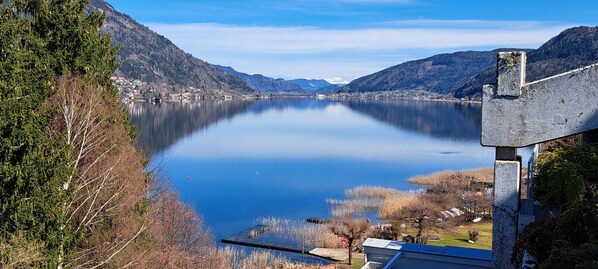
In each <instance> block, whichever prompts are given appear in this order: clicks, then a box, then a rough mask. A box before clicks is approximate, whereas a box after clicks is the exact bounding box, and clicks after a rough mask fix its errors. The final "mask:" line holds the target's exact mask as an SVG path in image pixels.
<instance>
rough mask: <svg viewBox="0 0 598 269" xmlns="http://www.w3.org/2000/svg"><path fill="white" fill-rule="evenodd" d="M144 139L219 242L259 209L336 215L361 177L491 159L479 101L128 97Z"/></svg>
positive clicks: (394, 184) (400, 185)
mask: <svg viewBox="0 0 598 269" xmlns="http://www.w3.org/2000/svg"><path fill="white" fill-rule="evenodd" d="M128 108H129V111H130V112H131V121H132V123H133V124H134V125H136V126H137V127H138V130H139V131H140V136H139V143H140V146H141V147H142V148H143V149H145V150H146V151H147V152H148V153H149V154H150V155H151V156H152V163H153V164H154V165H156V164H160V165H162V166H163V168H164V172H165V173H166V175H168V176H169V177H170V178H171V179H172V183H173V185H174V188H175V189H176V190H177V191H178V193H179V194H180V196H181V198H182V199H183V200H184V201H185V202H187V203H189V204H191V205H193V206H194V207H195V208H196V209H197V211H198V212H199V213H200V214H201V215H203V216H204V219H205V224H206V226H207V227H208V228H209V229H210V230H211V232H212V233H213V234H214V236H215V237H216V239H217V240H218V241H219V239H220V238H222V237H223V236H227V235H231V234H235V233H237V232H239V231H241V230H244V229H247V228H249V227H251V226H253V225H254V224H256V219H258V218H261V217H270V216H273V217H279V218H288V219H293V220H301V219H305V218H308V217H321V218H327V217H329V213H328V211H329V208H328V205H327V204H326V201H325V200H326V199H327V198H334V199H341V198H343V196H344V191H345V190H347V189H351V188H353V187H356V186H360V185H373V186H383V187H391V188H397V189H400V190H413V189H417V188H418V187H417V186H413V185H410V184H409V183H408V182H407V179H408V178H409V177H412V176H415V175H422V174H429V173H433V172H437V171H441V170H447V169H451V170H459V169H470V168H479V167H492V165H493V161H494V150H493V149H492V148H483V147H481V146H480V143H479V137H480V122H481V106H480V105H479V104H469V103H467V104H464V103H448V102H424V101H364V100H348V101H322V100H316V99H275V100H255V101H234V100H231V101H202V102H196V103H162V104H160V105H152V104H147V103H139V104H131V105H129V107H128Z"/></svg>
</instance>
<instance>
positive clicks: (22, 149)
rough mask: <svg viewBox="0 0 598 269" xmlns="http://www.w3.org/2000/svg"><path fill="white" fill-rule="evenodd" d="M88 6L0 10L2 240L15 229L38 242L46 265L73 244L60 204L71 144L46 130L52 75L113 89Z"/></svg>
mask: <svg viewBox="0 0 598 269" xmlns="http://www.w3.org/2000/svg"><path fill="white" fill-rule="evenodd" d="M87 4H88V1H78V0H33V1H32V0H13V1H7V0H5V1H3V2H2V6H1V7H0V134H1V138H0V139H1V143H0V218H1V219H2V221H0V241H4V242H7V241H8V240H9V239H10V238H11V235H14V234H17V233H19V234H23V236H24V237H25V239H26V240H39V241H42V242H43V243H44V253H43V255H44V257H43V259H44V262H43V265H44V266H49V267H57V266H58V265H59V264H60V263H61V261H60V260H61V259H62V258H63V257H65V255H68V252H69V250H71V249H72V248H73V247H74V246H75V245H76V244H77V243H76V241H74V240H75V238H76V237H75V236H74V235H72V234H71V233H70V231H69V225H68V223H67V219H66V212H65V210H64V206H63V205H64V204H65V203H66V202H67V201H68V200H69V198H70V195H71V191H70V190H69V189H68V188H65V187H64V184H65V182H66V180H67V179H68V178H69V175H70V174H71V173H72V168H71V166H72V162H71V160H70V159H69V157H68V156H69V151H70V149H69V148H68V147H65V146H64V145H65V143H64V141H63V137H62V136H61V135H59V134H53V133H51V132H50V130H51V126H52V123H53V122H52V120H53V118H54V116H55V115H56V114H55V111H54V110H53V109H52V108H51V107H49V106H48V105H47V100H48V98H49V96H50V95H51V94H52V91H53V84H54V81H55V78H56V77H57V76H60V75H74V76H78V77H82V78H84V79H85V80H87V81H88V82H90V83H94V84H96V85H99V86H101V87H103V88H104V89H105V93H106V96H110V97H113V96H114V95H115V93H116V91H115V90H114V88H113V86H111V81H110V76H111V75H112V74H113V73H114V71H115V70H116V67H117V64H116V50H115V49H113V48H111V47H110V39H109V37H108V36H105V35H103V34H101V32H100V31H99V30H100V27H101V25H102V23H103V21H104V15H103V14H101V13H99V12H95V11H91V12H86V11H85V7H86V6H87ZM0 258H2V257H1V255H0ZM38 266H40V265H38Z"/></svg>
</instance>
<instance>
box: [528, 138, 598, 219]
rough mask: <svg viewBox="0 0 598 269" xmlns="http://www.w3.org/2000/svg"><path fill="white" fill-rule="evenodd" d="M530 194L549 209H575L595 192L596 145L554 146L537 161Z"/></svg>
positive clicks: (597, 168) (597, 158) (597, 179)
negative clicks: (553, 149) (535, 174)
mask: <svg viewBox="0 0 598 269" xmlns="http://www.w3.org/2000/svg"><path fill="white" fill-rule="evenodd" d="M538 171H539V174H538V177H537V184H536V185H535V186H534V189H533V191H534V196H535V197H536V198H537V199H538V200H539V201H540V202H542V204H544V205H546V206H549V207H553V208H561V209H566V208H576V207H579V206H580V205H581V204H582V203H583V202H584V201H585V200H587V199H588V198H591V197H595V196H596V195H597V194H598V193H597V192H596V187H597V186H598V147H596V146H577V147H573V148H571V149H567V150H565V149H557V150H555V151H553V152H549V153H546V154H544V155H543V156H542V157H541V158H540V159H539V160H538Z"/></svg>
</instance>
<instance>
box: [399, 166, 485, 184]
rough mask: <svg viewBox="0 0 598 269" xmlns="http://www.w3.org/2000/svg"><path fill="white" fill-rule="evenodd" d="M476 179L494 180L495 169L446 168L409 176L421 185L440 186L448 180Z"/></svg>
mask: <svg viewBox="0 0 598 269" xmlns="http://www.w3.org/2000/svg"><path fill="white" fill-rule="evenodd" d="M459 179H466V180H475V181H478V182H485V183H492V182H494V169H493V168H481V169H472V170H462V171H451V170H445V171H441V172H438V173H434V174H431V175H422V176H415V177H411V178H409V182H410V183H412V184H416V185H420V186H428V187H432V186H439V185H441V184H442V183H443V182H446V181H448V180H459Z"/></svg>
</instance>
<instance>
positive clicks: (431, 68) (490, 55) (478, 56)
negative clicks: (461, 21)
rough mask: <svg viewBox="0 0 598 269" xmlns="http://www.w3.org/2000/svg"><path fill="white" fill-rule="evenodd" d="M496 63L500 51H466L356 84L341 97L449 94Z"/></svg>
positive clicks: (391, 70)
mask: <svg viewBox="0 0 598 269" xmlns="http://www.w3.org/2000/svg"><path fill="white" fill-rule="evenodd" d="M495 62H496V51H463V52H455V53H450V54H439V55H435V56H432V57H428V58H425V59H421V60H415V61H409V62H405V63H402V64H399V65H396V66H393V67H390V68H387V69H384V70H382V71H380V72H377V73H374V74H371V75H368V76H365V77H361V78H358V79H356V80H353V81H352V82H351V83H349V84H347V85H346V86H344V87H342V88H340V89H337V90H336V91H335V92H337V93H353V92H373V91H390V90H426V91H431V92H435V93H441V94H446V93H450V92H452V90H454V89H455V88H456V87H458V86H461V85H463V83H465V82H467V81H468V80H469V79H470V78H471V77H473V76H475V75H477V74H479V73H480V72H482V71H484V70H486V69H488V68H489V67H491V66H492V65H494V64H495Z"/></svg>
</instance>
